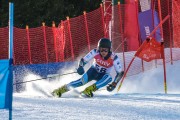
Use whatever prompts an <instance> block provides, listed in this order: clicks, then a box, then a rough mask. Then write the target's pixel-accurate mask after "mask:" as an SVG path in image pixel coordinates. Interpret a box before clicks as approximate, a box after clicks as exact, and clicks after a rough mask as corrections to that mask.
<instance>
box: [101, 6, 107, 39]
mask: <svg viewBox="0 0 180 120" xmlns="http://www.w3.org/2000/svg"><path fill="white" fill-rule="evenodd" d="M100 7H101V9H100V10H101V17H102V25H103V30H104V37H107V35H106V28H105V23H104V11H103V5H102V4H100Z"/></svg>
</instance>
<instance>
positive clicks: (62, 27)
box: [61, 21, 65, 62]
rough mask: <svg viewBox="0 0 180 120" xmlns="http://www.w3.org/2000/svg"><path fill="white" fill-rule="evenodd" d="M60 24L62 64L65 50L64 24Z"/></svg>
mask: <svg viewBox="0 0 180 120" xmlns="http://www.w3.org/2000/svg"><path fill="white" fill-rule="evenodd" d="M61 23H62V26H61V29H62V42H63V54H62V61H63V62H64V49H65V40H64V35H65V33H64V22H63V21H61Z"/></svg>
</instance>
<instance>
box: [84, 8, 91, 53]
mask: <svg viewBox="0 0 180 120" xmlns="http://www.w3.org/2000/svg"><path fill="white" fill-rule="evenodd" d="M83 13H84V21H85V27H86V39H87V43H88V50H89V51H90V50H91V48H90V40H89V30H88V23H87V16H86V11H84V12H83Z"/></svg>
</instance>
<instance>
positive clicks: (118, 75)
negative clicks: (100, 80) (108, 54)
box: [107, 55, 124, 92]
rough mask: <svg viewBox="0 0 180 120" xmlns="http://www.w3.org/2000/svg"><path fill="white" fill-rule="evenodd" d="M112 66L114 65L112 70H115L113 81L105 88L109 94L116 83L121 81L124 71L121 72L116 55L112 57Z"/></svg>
mask: <svg viewBox="0 0 180 120" xmlns="http://www.w3.org/2000/svg"><path fill="white" fill-rule="evenodd" d="M113 64H114V68H115V71H116V73H117V74H116V76H115V78H114V81H113V82H112V83H111V84H109V86H108V87H107V90H108V91H109V92H111V91H113V90H114V89H115V87H116V85H117V83H118V82H119V81H120V80H121V78H122V76H123V75H124V71H122V67H121V63H120V59H119V57H118V56H117V55H116V56H115V57H114V63H113Z"/></svg>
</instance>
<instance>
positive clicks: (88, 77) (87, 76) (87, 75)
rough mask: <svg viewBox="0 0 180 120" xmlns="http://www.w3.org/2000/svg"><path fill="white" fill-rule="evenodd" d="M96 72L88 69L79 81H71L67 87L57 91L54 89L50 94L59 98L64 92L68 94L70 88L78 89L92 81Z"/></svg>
mask: <svg viewBox="0 0 180 120" xmlns="http://www.w3.org/2000/svg"><path fill="white" fill-rule="evenodd" d="M95 72H96V71H95V70H94V69H93V68H90V69H89V70H88V71H87V72H86V73H85V74H84V75H83V76H82V77H81V78H80V79H78V80H76V81H72V82H70V83H69V84H67V85H64V86H62V87H60V88H58V89H55V90H54V91H53V92H52V94H53V95H55V96H58V97H61V95H62V94H63V93H65V92H68V91H69V90H70V89H71V88H76V87H80V86H82V85H85V84H86V83H88V82H89V81H91V80H92V79H94V76H95V74H96V73H95Z"/></svg>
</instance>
